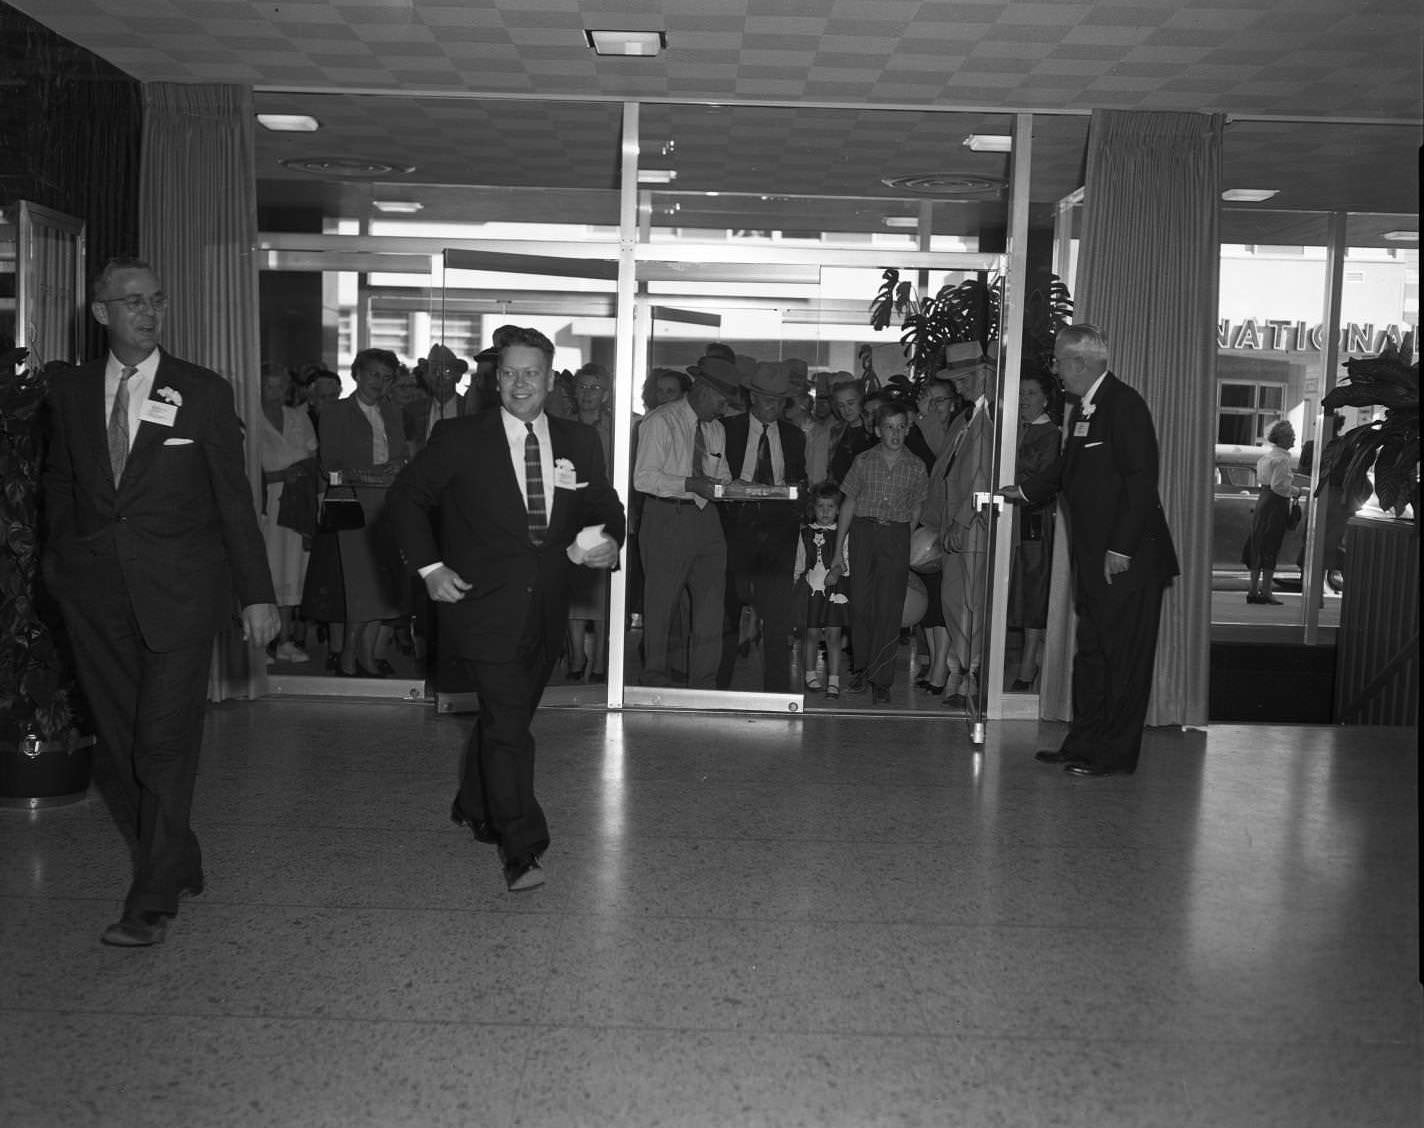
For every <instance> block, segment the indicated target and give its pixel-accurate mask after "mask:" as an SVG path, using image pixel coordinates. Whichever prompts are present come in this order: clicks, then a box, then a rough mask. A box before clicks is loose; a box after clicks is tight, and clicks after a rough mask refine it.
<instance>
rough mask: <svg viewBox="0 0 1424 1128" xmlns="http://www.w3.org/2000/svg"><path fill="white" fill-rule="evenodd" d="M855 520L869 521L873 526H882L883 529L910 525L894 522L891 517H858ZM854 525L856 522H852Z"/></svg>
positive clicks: (903, 522) (905, 522) (904, 522)
mask: <svg viewBox="0 0 1424 1128" xmlns="http://www.w3.org/2000/svg"><path fill="white" fill-rule="evenodd" d="M855 520H856V521H867V522H869V523H870V524H872V525H880V526H882V527H888V526H891V525H908V524H909V523H910V522H908V521H892V520H890V518H889V517H857V518H856V519H855ZM852 524H854V522H852Z"/></svg>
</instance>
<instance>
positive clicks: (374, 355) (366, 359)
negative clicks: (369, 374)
mask: <svg viewBox="0 0 1424 1128" xmlns="http://www.w3.org/2000/svg"><path fill="white" fill-rule="evenodd" d="M372 364H389V365H390V366H391V375H392V376H394V375H396V374H398V373H399V372H400V366H401V363H400V361H399V360H398V359H397V358H396V354H395V353H393V352H391V350H390V349H362V350H361V351H360V352H358V353H357V354H356V357H355V359H353V360H352V361H351V375H353V376H354V375H356V371H357V369H360V370H361V371H362V372H364V371H366V368H367V366H368V365H372Z"/></svg>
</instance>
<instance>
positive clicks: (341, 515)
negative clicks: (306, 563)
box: [319, 349, 410, 678]
mask: <svg viewBox="0 0 1424 1128" xmlns="http://www.w3.org/2000/svg"><path fill="white" fill-rule="evenodd" d="M398 368H399V362H398V361H397V360H396V357H395V354H394V353H392V352H389V351H387V350H386V349H363V350H362V351H361V352H359V353H357V354H356V359H355V361H353V363H352V365H351V377H352V379H353V380H355V381H356V391H355V392H354V393H353V394H352V395H350V396H347V397H346V398H345V399H341V400H338V401H337V402H336V403H334V404H332V405H331V406H330V407H328V408H327V409H326V410H325V411H324V412H322V415H321V422H320V436H319V437H320V446H321V469H322V473H323V475H324V477H325V479H326V481H327V483H328V485H327V492H326V497H325V499H324V501H323V514H322V523H323V524H324V525H325V527H326V528H328V529H332V528H336V529H337V530H339V531H337V532H336V534H335V535H336V538H337V548H338V553H337V555H338V558H339V562H340V571H341V603H342V612H343V613H342V616H341V618H342V619H343V620H344V621H345V624H346V630H345V633H344V636H343V639H342V648H341V653H340V656H339V658H338V659H337V666H336V673H338V674H340V675H341V676H342V677H348V678H349V677H368V678H375V677H385V676H386V675H387V674H388V673H390V672H391V670H390V664H389V663H388V662H386V661H385V660H384V658H382V657H381V655H382V653H383V652H384V650H385V647H386V645H387V644H388V643H389V641H390V634H391V628H390V626H389V625H388V624H389V621H391V620H397V619H401V618H403V617H404V616H405V615H407V614H408V613H409V606H410V605H409V594H410V585H409V584H408V583H407V582H406V578H405V574H404V571H403V570H402V568H401V564H400V558H399V556H398V555H397V553H396V550H395V546H394V543H393V542H392V541H391V539H390V537H389V536H387V535H386V533H385V530H384V529H382V528H381V520H380V516H381V511H382V509H383V508H384V507H385V503H386V491H387V490H388V489H389V488H390V485H391V483H392V482H394V481H395V478H396V474H398V473H399V472H400V468H401V467H402V466H403V465H404V464H405V461H406V444H405V435H404V430H403V428H402V426H401V416H400V411H399V409H398V408H397V407H396V406H395V405H394V404H393V403H391V402H390V400H389V399H388V398H387V395H386V393H387V392H388V391H389V390H390V388H391V386H392V384H393V383H394V382H395V378H396V373H397V370H398ZM353 500H354V502H355V503H356V505H359V507H360V514H359V516H357V514H356V513H355V506H353V504H352V503H353ZM358 520H359V522H360V524H359V525H358V524H357V521H358ZM329 613H330V612H328V614H329Z"/></svg>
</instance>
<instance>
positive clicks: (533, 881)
mask: <svg viewBox="0 0 1424 1128" xmlns="http://www.w3.org/2000/svg"><path fill="white" fill-rule="evenodd" d="M504 883H505V884H506V885H507V886H508V887H509V891H510V892H511V893H524V892H527V891H528V890H530V889H538V888H539V886H541V885H543V884H544V871H543V869H541V868H540V866H539V859H538V858H536V857H535V856H534V855H533V854H529V855H526V856H525V857H522V858H514V859H513V860H512V861H508V862H505V863H504Z"/></svg>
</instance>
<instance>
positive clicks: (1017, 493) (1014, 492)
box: [999, 486, 1028, 505]
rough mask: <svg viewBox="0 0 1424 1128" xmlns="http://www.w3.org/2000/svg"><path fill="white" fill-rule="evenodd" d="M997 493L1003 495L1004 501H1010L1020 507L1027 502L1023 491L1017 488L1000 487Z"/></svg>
mask: <svg viewBox="0 0 1424 1128" xmlns="http://www.w3.org/2000/svg"><path fill="white" fill-rule="evenodd" d="M999 492H1000V493H1001V494H1003V495H1004V500H1005V501H1011V502H1013V503H1014V504H1015V505H1022V504H1023V503H1024V502H1026V501H1027V500H1028V498H1026V497H1024V492H1023V490H1021V489H1019V488H1018V486H1000V487H999Z"/></svg>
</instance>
